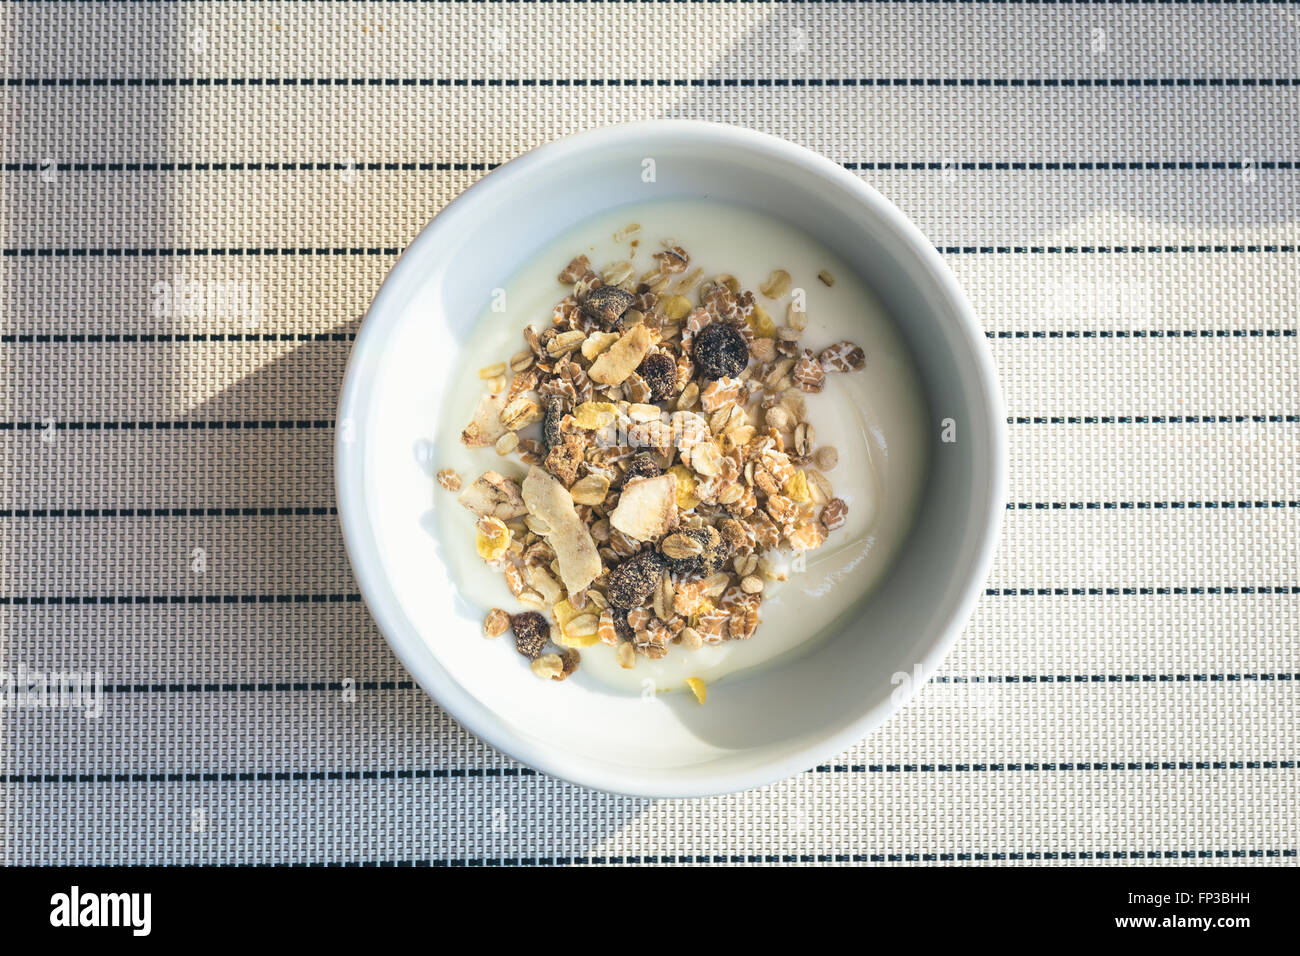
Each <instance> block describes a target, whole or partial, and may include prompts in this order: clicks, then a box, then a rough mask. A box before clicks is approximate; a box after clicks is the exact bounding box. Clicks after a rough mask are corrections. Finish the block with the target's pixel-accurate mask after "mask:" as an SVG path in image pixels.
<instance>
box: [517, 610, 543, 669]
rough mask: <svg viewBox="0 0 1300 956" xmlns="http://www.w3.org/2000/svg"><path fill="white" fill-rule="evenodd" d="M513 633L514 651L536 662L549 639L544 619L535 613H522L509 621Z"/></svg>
mask: <svg viewBox="0 0 1300 956" xmlns="http://www.w3.org/2000/svg"><path fill="white" fill-rule="evenodd" d="M510 627H511V628H513V629H514V632H515V649H516V650H517V651H519V653H520V654H523V655H524V657H527V658H528V659H529V660H536V659H537V658H539V657H541V656H542V651H544V650H546V645H547V643H548V642H549V641H550V639H551V628H550V625H548V624H547V623H546V618H544V617H542V615H541V614H539V613H538V612H537V611H524V612H523V613H521V614H516V615H515V616H514V617H512V618H511V619H510Z"/></svg>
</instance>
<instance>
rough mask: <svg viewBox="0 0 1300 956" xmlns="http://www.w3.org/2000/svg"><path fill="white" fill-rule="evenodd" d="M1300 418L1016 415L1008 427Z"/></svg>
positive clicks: (1299, 418)
mask: <svg viewBox="0 0 1300 956" xmlns="http://www.w3.org/2000/svg"><path fill="white" fill-rule="evenodd" d="M1294 422H1300V415H1016V416H1011V417H1008V418H1007V424H1008V425H1241V424H1244V423H1254V424H1257V425H1263V424H1292V423H1294Z"/></svg>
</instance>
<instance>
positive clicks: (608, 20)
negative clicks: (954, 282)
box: [0, 0, 1300, 865]
mask: <svg viewBox="0 0 1300 956" xmlns="http://www.w3.org/2000/svg"><path fill="white" fill-rule="evenodd" d="M1296 13H1297V10H1296V4H1294V3H1290V2H1271V0H1270V2H1254V3H1247V2H1230V3H1229V2H1224V3H1219V2H1212V0H1204V2H1194V0H1180V2H1158V3H1157V2H1122V3H1120V2H1109V3H1106V2H1099V3H1096V4H1090V3H1083V2H1072V3H1065V2H1042V3H1037V2H1028V0H1016V2H1014V3H1012V2H995V0H987V2H961V0H951V2H949V0H916V2H893V0H891V2H885V0H882V2H852V3H830V2H704V0H674V2H633V0H629V2H622V3H616V2H611V3H598V2H513V0H491V2H380V3H332V2H305V0H303V2H275V3H269V2H268V3H262V2H203V0H137V2H131V0H118V2H58V0H44V2H4V3H0V35H2V36H3V39H4V43H3V46H2V47H0V49H2V50H3V53H0V56H3V58H4V60H5V67H4V70H3V77H4V79H3V89H2V90H0V96H2V97H3V102H4V122H3V125H2V126H0V129H3V149H2V150H0V162H3V164H4V165H3V169H2V170H0V183H3V189H2V190H0V195H2V196H3V216H4V219H3V226H2V227H0V228H2V229H3V237H0V248H2V250H3V254H2V255H0V309H2V311H0V366H2V367H3V370H4V372H3V376H0V404H2V406H3V407H0V445H3V449H4V457H3V463H4V464H3V469H0V488H2V494H0V547H2V548H3V551H2V552H0V553H2V554H3V560H2V561H0V662H2V664H3V667H0V670H3V671H4V672H5V675H6V676H7V677H8V684H7V685H6V686H12V687H16V686H17V682H18V680H19V679H20V678H21V679H25V680H28V681H31V680H36V681H37V682H38V683H39V681H40V680H41V679H43V675H49V674H51V673H58V674H87V675H100V676H102V680H103V682H104V688H103V694H102V695H101V696H99V697H97V698H95V699H94V700H91V699H89V698H80V699H68V700H62V701H59V700H54V701H51V700H49V699H46V698H35V697H34V696H33V695H30V694H29V695H27V696H26V697H25V698H18V697H16V696H14V697H11V698H9V699H8V700H6V701H5V703H4V706H0V821H3V823H2V829H0V832H2V833H3V839H2V840H0V859H2V860H3V861H4V862H6V863H128V862H130V863H205V862H249V863H316V864H326V863H328V864H409V865H443V864H452V865H490V864H500V863H506V862H511V861H514V862H521V863H542V862H554V863H560V862H625V863H635V862H641V863H654V862H658V863H687V862H760V863H761V862H886V863H893V862H899V863H909V862H933V861H942V862H949V861H954V862H973V863H984V862H1053V863H1056V862H1076V861H1087V862H1097V861H1116V862H1123V863H1132V862H1136V861H1141V862H1144V863H1145V862H1169V863H1182V864H1186V863H1205V862H1212V861H1229V862H1243V863H1283V864H1286V863H1289V864H1292V865H1294V864H1295V863H1296V854H1297V847H1298V846H1300V822H1298V816H1300V815H1298V814H1297V808H1298V800H1297V792H1298V791H1297V767H1296V759H1297V756H1298V754H1300V731H1298V730H1297V728H1298V727H1300V721H1298V720H1297V717H1298V715H1300V695H1298V694H1297V687H1298V684H1297V681H1298V680H1300V624H1298V623H1297V622H1298V619H1300V615H1298V613H1297V612H1298V611H1300V545H1298V544H1297V541H1298V540H1300V535H1298V534H1297V531H1298V530H1300V465H1298V464H1297V462H1298V461H1300V419H1298V418H1297V416H1298V415H1300V352H1298V345H1300V340H1298V338H1297V325H1298V322H1297V319H1296V306H1295V303H1296V301H1297V299H1298V298H1300V295H1298V293H1300V269H1298V266H1300V254H1298V253H1297V244H1298V243H1300V230H1298V229H1297V217H1298V216H1300V166H1297V164H1298V163H1300V105H1298V104H1300V101H1298V100H1297V90H1296V88H1297V86H1300V72H1297V64H1300V56H1298V55H1297V53H1298V52H1300V49H1298V43H1300V41H1297V34H1296V31H1295V29H1294V17H1295V15H1296ZM650 117H688V118H699V119H709V120H718V121H724V122H731V123H736V124H739V125H744V126H750V127H754V128H757V129H761V130H765V131H768V132H772V133H775V134H778V135H781V136H785V137H787V138H789V139H791V140H794V141H795V142H799V143H802V144H804V145H807V146H809V147H811V148H813V149H815V150H818V151H820V152H822V153H824V154H825V155H827V156H829V157H831V158H833V159H834V160H835V161H837V162H841V163H843V164H844V165H845V166H846V167H847V168H849V169H852V170H855V171H856V172H857V173H858V174H859V175H861V176H863V177H864V178H865V179H867V180H868V181H870V182H871V183H873V184H874V185H876V186H877V187H878V188H879V189H880V190H881V191H882V192H884V193H885V194H886V195H887V196H889V197H890V198H891V199H893V200H894V201H895V202H896V203H898V205H899V206H900V207H902V209H903V210H904V211H905V212H906V213H908V214H909V215H910V216H911V217H913V219H915V221H916V222H917V223H918V224H919V225H920V227H921V228H922V229H923V230H924V231H925V232H926V234H927V235H929V236H930V237H931V239H932V240H933V241H934V243H935V244H936V245H937V246H938V247H939V248H940V249H941V250H942V251H943V252H944V253H945V255H946V256H947V258H948V261H949V262H950V263H951V265H952V267H953V269H954V270H956V272H957V274H958V276H959V278H960V279H961V281H962V282H963V283H964V285H965V287H966V289H967V291H968V293H969V294H970V296H971V298H972V300H973V301H974V303H975V306H976V308H977V310H978V311H979V313H980V315H981V317H982V319H983V322H984V323H985V328H986V331H987V334H988V337H989V341H990V345H991V347H992V349H993V352H994V355H995V358H996V360H997V363H998V365H999V368H1000V371H1001V376H1002V382H1003V385H1004V389H1005V393H1006V399H1007V405H1008V413H1009V415H1010V417H1011V425H1010V431H1011V503H1010V504H1009V506H1008V513H1007V516H1006V523H1005V531H1004V535H1003V540H1002V543H1001V549H1000V552H999V555H998V558H997V562H996V566H995V568H994V571H993V574H992V577H991V580H990V582H989V592H988V595H987V596H986V597H985V599H984V600H983V602H982V603H981V605H980V607H979V609H978V611H977V613H976V615H975V617H974V619H973V621H972V622H971V624H970V626H969V628H968V631H967V633H966V635H965V637H964V639H963V640H962V641H961V643H960V644H959V645H958V646H957V648H956V650H955V652H954V653H953V654H952V656H951V657H950V658H949V661H948V663H947V666H946V667H945V668H944V670H943V671H942V673H941V674H940V675H939V676H937V677H935V678H934V680H933V681H932V686H930V687H929V688H928V689H927V691H926V693H924V694H923V695H922V696H921V698H920V699H918V700H917V701H916V702H915V703H913V704H912V705H910V706H909V707H908V708H906V709H905V710H904V711H903V712H902V713H901V714H900V715H899V716H898V717H897V718H896V719H894V720H893V721H892V722H891V723H890V724H889V725H888V726H887V727H886V728H884V729H883V730H882V731H881V732H880V733H878V734H877V735H875V736H874V737H872V738H871V739H870V740H868V741H865V742H863V743H862V744H860V745H858V746H857V747H855V748H853V749H852V750H851V751H849V752H846V753H844V754H841V755H839V756H837V757H836V758H834V759H833V760H832V762H830V763H829V764H826V765H824V766H820V767H812V768H809V769H808V771H807V772H806V773H803V774H801V775H799V776H797V777H795V778H793V779H791V780H788V781H786V782H784V783H781V784H779V785H775V786H771V787H768V788H765V789H763V790H759V791H755V792H751V793H746V794H741V795H736V796H730V797H723V798H717V799H709V800H697V801H687V802H667V801H664V802H654V801H640V800H633V799H625V798H618V797H612V796H607V795H602V794H596V793H590V792H586V791H582V790H580V789H578V788H575V787H572V786H570V785H568V784H564V783H561V782H558V781H555V780H552V779H550V778H547V777H545V776H542V775H539V774H536V773H534V772H532V771H530V770H528V769H526V768H523V767H521V766H520V765H518V764H517V763H515V762H513V761H511V760H509V759H507V758H505V757H503V756H502V755H500V754H498V753H496V752H494V751H492V750H490V749H489V748H487V747H486V746H485V745H483V744H482V743H481V742H479V741H478V740H477V739H475V738H474V737H472V736H470V735H469V734H468V733H466V732H465V731H463V730H462V729H460V728H459V727H458V726H457V725H456V724H455V723H454V722H452V721H451V720H450V719H449V718H448V717H447V716H446V715H445V714H443V713H442V712H441V711H440V710H439V709H438V708H437V707H435V706H434V705H433V704H432V703H430V701H429V700H428V699H427V698H426V697H425V696H424V694H423V693H422V692H421V691H420V690H419V689H418V688H417V687H416V686H415V685H414V684H413V682H412V680H411V678H410V676H409V675H408V674H407V673H406V672H405V671H404V670H403V669H402V667H401V666H400V664H399V663H398V662H397V661H396V659H395V658H394V657H393V655H392V654H391V653H390V652H389V650H388V649H387V646H386V645H385V643H384V641H383V639H382V637H381V636H380V635H379V633H378V632H377V631H376V629H375V626H374V624H373V623H372V622H371V620H370V619H369V617H368V615H367V613H366V611H365V608H364V605H363V604H362V603H361V601H360V599H359V596H358V594H357V589H356V584H355V582H354V581H353V578H352V575H351V573H350V571H349V567H348V563H347V559H346V556H345V554H344V551H343V547H342V543H341V540H340V536H339V532H338V529H337V517H336V514H335V511H334V506H333V500H332V475H331V464H330V456H331V444H332V439H333V430H332V429H333V422H332V417H333V413H334V406H335V401H336V396H337V389H338V386H339V383H340V380H341V376H342V372H343V367H344V363H345V361H346V359H347V355H348V350H349V348H350V347H351V342H352V339H353V336H354V334H355V331H356V328H357V325H358V322H359V319H360V316H361V315H362V314H363V312H364V310H365V308H366V306H367V304H368V302H369V300H370V298H371V296H372V295H373V293H374V292H375V290H376V288H377V287H378V285H379V283H380V282H381V281H382V279H383V277H384V275H385V272H386V270H387V269H388V268H389V267H390V266H391V265H392V263H393V261H394V258H395V257H396V255H397V254H398V253H399V252H400V250H401V249H402V248H403V247H404V246H405V245H406V244H407V243H408V242H409V241H410V240H411V239H412V237H413V236H415V235H416V233H417V232H418V231H419V229H420V228H421V227H422V226H423V225H424V224H425V223H426V222H427V221H428V220H429V219H430V218H431V217H432V216H433V215H434V214H435V213H437V211H438V210H439V209H440V208H441V207H442V206H443V205H444V204H446V203H447V202H448V201H450V200H451V199H452V198H454V197H455V196H456V195H457V194H458V193H460V192H461V191H462V190H463V189H465V188H466V187H467V186H468V185H470V184H471V183H473V182H474V181H475V180H477V179H479V178H480V177H482V176H483V175H484V174H485V173H486V172H487V171H489V170H491V169H492V168H494V167H495V166H497V165H498V164H500V163H502V162H504V161H506V160H508V159H510V158H512V157H513V156H515V155H517V154H519V153H520V152H522V151H524V150H526V149H528V148H530V147H532V146H535V145H538V144H540V143H543V142H546V141H548V140H550V139H553V138H555V137H557V136H562V135H564V134H567V133H570V132H574V131H577V130H582V129H587V128H591V127H594V126H599V125H604V124H607V123H612V122H618V121H624V120H633V119H643V118H650ZM38 704H46V705H50V706H38Z"/></svg>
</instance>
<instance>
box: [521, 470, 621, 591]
mask: <svg viewBox="0 0 1300 956" xmlns="http://www.w3.org/2000/svg"><path fill="white" fill-rule="evenodd" d="M523 500H524V502H525V503H526V504H527V506H528V512H529V514H531V515H534V516H536V517H538V518H540V519H541V520H542V521H544V522H546V524H547V526H548V527H549V528H550V533H549V534H547V535H546V540H547V543H548V544H550V546H551V548H552V549H554V551H555V559H556V561H558V562H559V568H560V579H561V580H562V581H563V582H564V586H565V588H566V589H568V591H569V593H570V594H572V593H573V592H575V591H581V590H582V589H583V588H585V587H586V586H587V585H588V584H590V583H591V582H592V581H594V580H595V579H596V578H597V577H598V576H599V575H600V573H601V571H602V570H603V567H602V565H601V562H600V555H599V554H598V553H597V552H596V543H595V542H594V541H592V540H591V532H590V531H588V530H587V526H586V525H585V524H584V523H583V521H582V519H581V518H579V517H578V513H577V512H576V511H575V510H574V508H573V496H572V495H570V494H569V491H568V489H567V488H565V487H564V486H563V485H562V484H560V482H559V481H557V480H556V479H555V478H554V477H552V476H551V475H550V474H548V473H547V472H545V471H543V470H542V469H541V468H537V467H534V468H532V469H531V470H530V471H529V472H528V477H527V478H525V479H524V484H523Z"/></svg>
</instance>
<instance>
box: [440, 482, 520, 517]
mask: <svg viewBox="0 0 1300 956" xmlns="http://www.w3.org/2000/svg"><path fill="white" fill-rule="evenodd" d="M456 500H457V501H459V502H460V503H461V504H462V505H464V506H465V507H466V508H468V509H469V510H470V511H472V512H474V514H476V515H478V516H479V517H480V518H487V517H492V518H500V519H501V520H502V521H509V520H510V519H511V518H518V517H519V516H520V515H525V514H527V513H528V506H527V505H526V504H524V499H523V496H522V495H521V493H520V489H519V483H518V482H517V481H515V480H514V479H513V478H506V477H505V476H504V475H499V474H497V473H496V472H495V471H485V472H483V474H481V475H479V476H478V477H477V478H475V479H474V482H473V484H471V485H470V486H469V487H468V488H466V489H465V490H464V491H463V492H461V495H460V497H459V498H457V499H456Z"/></svg>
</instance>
